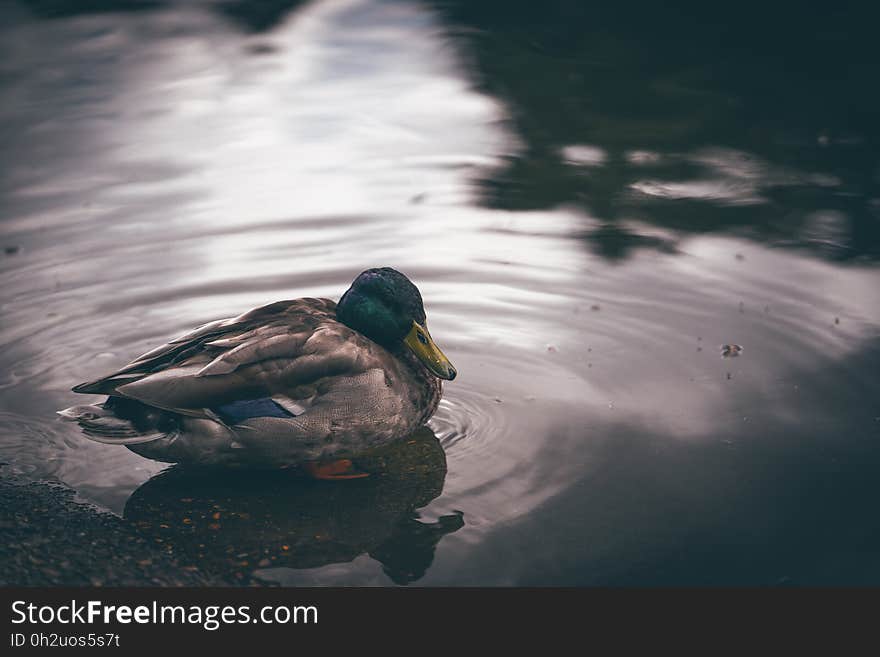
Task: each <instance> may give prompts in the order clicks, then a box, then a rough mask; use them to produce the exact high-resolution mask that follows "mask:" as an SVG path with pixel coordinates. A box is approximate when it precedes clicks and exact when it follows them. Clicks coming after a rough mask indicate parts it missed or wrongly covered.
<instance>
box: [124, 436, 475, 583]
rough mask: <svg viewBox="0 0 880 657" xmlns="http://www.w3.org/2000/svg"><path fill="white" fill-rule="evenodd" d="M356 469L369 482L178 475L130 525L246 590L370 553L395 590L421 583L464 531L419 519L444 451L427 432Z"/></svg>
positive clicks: (156, 482) (180, 470)
mask: <svg viewBox="0 0 880 657" xmlns="http://www.w3.org/2000/svg"><path fill="white" fill-rule="evenodd" d="M356 464H357V466H358V468H359V469H361V470H363V471H365V472H369V473H370V475H371V476H370V477H367V478H365V479H357V480H352V481H347V482H324V481H314V480H305V479H302V478H300V477H297V476H296V474H295V473H293V472H287V471H280V472H234V471H233V472H230V471H222V472H221V471H209V470H201V471H198V470H192V469H187V468H185V467H181V466H175V467H172V468H169V469H168V470H165V471H164V472H162V473H161V474H159V475H157V476H155V477H153V478H152V479H150V480H149V481H147V482H146V483H145V484H143V485H142V486H141V487H140V488H138V489H137V490H136V491H135V492H134V493H133V494H132V495H131V497H130V498H129V499H128V501H127V503H126V505H125V512H124V517H125V518H126V520H129V521H130V522H132V523H134V525H135V526H136V527H137V529H138V531H139V532H140V533H141V534H142V535H146V536H148V537H149V538H151V539H152V540H154V541H155V542H156V543H157V545H158V546H159V547H160V549H164V550H166V551H168V552H169V553H171V554H173V555H174V557H176V559H177V561H178V563H179V564H180V565H181V567H183V568H188V567H195V566H197V567H198V568H200V569H202V570H204V571H206V572H212V573H215V574H217V575H219V576H221V577H224V578H225V579H229V580H231V581H236V580H238V581H248V580H250V579H251V578H252V576H253V571H254V570H257V569H262V568H275V567H286V568H297V569H300V568H316V567H319V566H324V565H327V564H331V563H340V562H348V561H351V560H353V559H354V558H356V557H358V556H360V555H361V554H364V553H366V554H369V555H370V556H371V557H372V558H373V559H375V560H377V561H379V562H380V563H381V564H382V566H383V570H384V571H385V573H386V574H387V575H388V577H390V578H391V580H392V581H394V582H395V583H396V584H408V583H410V582H414V581H416V580H418V579H420V578H421V577H422V576H423V575H424V574H425V572H426V571H427V569H428V568H429V567H430V566H431V563H432V562H433V560H434V550H435V547H436V546H437V543H438V542H439V541H440V539H441V538H443V537H444V536H445V535H447V534H450V533H452V532H455V531H457V530H458V529H460V528H461V527H463V526H464V520H463V518H462V515H461V514H460V513H459V514H453V515H448V516H444V517H441V518H439V519H438V520H437V522H434V523H425V522H422V521H420V520H418V516H417V514H416V512H415V511H416V509H419V508H421V507H424V506H426V505H427V504H428V503H429V502H431V501H432V500H433V499H435V498H436V497H437V496H439V495H440V493H441V492H442V491H443V483H444V480H445V478H446V455H445V453H444V452H443V448H442V447H441V446H440V443H439V441H438V440H437V438H436V436H434V434H433V433H432V432H431V431H430V430H429V429H427V428H424V427H423V428H422V429H420V430H419V431H418V432H416V434H414V435H413V436H412V437H411V438H409V439H408V440H404V441H400V442H398V443H396V444H394V445H391V446H388V447H385V448H383V449H382V450H377V451H375V452H373V453H371V454H369V455H366V456H364V457H362V458H359V459H356Z"/></svg>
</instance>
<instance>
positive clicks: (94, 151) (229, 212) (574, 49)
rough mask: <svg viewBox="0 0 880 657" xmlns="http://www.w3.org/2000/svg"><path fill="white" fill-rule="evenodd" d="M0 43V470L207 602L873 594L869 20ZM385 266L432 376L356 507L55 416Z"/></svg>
mask: <svg viewBox="0 0 880 657" xmlns="http://www.w3.org/2000/svg"><path fill="white" fill-rule="evenodd" d="M0 18H2V20H0V51H2V53H0V54H2V56H0V140H2V143H3V149H2V151H0V162H2V164H0V246H2V249H3V251H2V255H0V290H2V292H0V307H2V317H3V319H2V324H0V461H2V462H3V463H4V465H3V466H2V467H0V474H3V475H4V476H6V477H10V478H14V479H15V480H16V481H19V480H24V481H51V482H60V483H62V484H63V485H65V486H66V487H68V488H70V489H72V490H73V491H75V493H76V496H77V498H76V499H77V500H79V501H80V502H82V503H83V504H87V505H91V506H92V507H93V508H95V509H98V510H99V511H100V512H101V513H106V514H112V515H114V516H117V517H119V518H122V519H124V520H125V521H126V522H129V523H131V526H132V527H134V528H135V530H136V531H137V532H138V533H139V536H140V537H141V538H142V539H143V542H144V543H145V544H152V543H155V544H156V545H157V546H160V547H157V548H156V549H157V550H161V551H162V553H163V555H164V554H172V555H174V559H173V561H171V562H169V563H174V564H179V565H180V567H181V568H189V567H191V566H196V567H199V568H201V569H203V570H204V571H205V572H208V573H217V574H219V575H220V576H221V577H223V578H225V579H229V580H233V581H234V579H235V578H234V577H233V576H234V575H235V574H236V573H238V574H243V575H242V577H243V578H244V580H245V581H258V582H267V583H280V584H285V585H304V584H309V585H380V586H386V585H796V586H797V585H877V584H878V583H880V519H878V518H880V516H878V514H877V512H876V504H877V501H878V500H880V479H878V477H877V473H878V471H880V376H878V372H880V123H878V117H880V91H878V85H877V84H876V70H875V69H876V53H875V45H874V44H875V41H876V39H875V35H874V32H875V31H876V27H875V26H876V21H875V20H874V16H873V15H872V13H870V12H869V11H868V10H867V9H865V8H864V7H863V4H862V3H859V4H856V3H844V4H836V5H834V6H833V7H831V6H829V7H825V8H823V9H822V10H813V11H807V10H806V9H805V8H803V7H798V6H794V5H793V4H791V3H782V4H774V5H773V6H772V7H769V6H768V7H761V8H760V9H759V10H752V9H751V8H747V7H738V8H736V10H733V9H732V8H729V9H725V10H723V11H722V10H721V9H720V8H718V7H716V6H713V5H710V4H705V5H701V6H694V7H691V8H689V9H688V10H687V11H684V10H681V11H673V10H671V9H669V8H664V7H662V6H660V5H657V6H655V5H654V4H653V3H616V4H613V6H609V5H608V4H607V3H602V4H596V5H593V4H590V3H581V2H573V1H568V0H549V1H548V2H543V3H526V2H503V3H502V2H439V1H438V2H429V1H425V2H417V1H414V0H413V1H404V0H395V1H389V2H382V1H378V0H338V1H330V0H316V1H312V2H270V1H265V2H232V1H230V2H224V1H216V2H210V1H207V0H206V1H204V2H188V3H184V2H180V3H174V2H161V1H133V2H119V1H118V0H117V1H111V0H90V1H89V2H77V3H73V2H61V1H60V0H52V1H50V0H29V1H24V0H19V1H18V2H11V3H6V4H4V5H3V7H2V9H0ZM375 266H393V267H396V268H398V269H400V270H401V271H403V272H405V273H406V274H407V275H408V276H409V277H410V278H411V279H412V280H413V281H414V282H415V283H416V284H417V285H418V286H419V288H420V290H421V292H422V295H423V297H424V299H425V306H426V310H427V314H428V318H429V321H430V325H431V332H432V335H433V336H434V337H435V338H436V339H437V341H438V343H439V344H441V346H442V347H443V350H444V351H445V352H446V354H447V355H448V356H449V357H450V359H451V360H452V362H453V363H454V364H455V366H456V368H457V369H458V372H459V376H458V378H457V379H456V380H455V381H454V382H451V383H449V384H447V385H445V387H444V399H443V401H442V402H441V406H440V409H439V410H438V412H437V414H436V415H435V416H434V417H433V418H432V420H431V421H430V423H429V426H428V429H429V431H425V432H420V433H419V434H417V435H416V436H414V437H413V438H412V439H411V440H408V441H405V442H402V443H401V444H400V445H399V446H397V447H396V448H395V449H394V450H392V451H391V452H389V453H388V454H386V455H384V456H382V457H380V460H381V461H382V462H381V464H379V465H378V466H376V469H375V472H374V475H373V476H371V478H368V479H366V480H358V481H351V482H334V483H333V484H329V483H327V482H303V481H293V480H290V479H288V478H285V477H283V476H279V477H268V478H267V477H263V476H256V477H255V476H252V475H247V474H244V475H232V474H222V475H206V474H205V473H198V472H196V473H194V472H191V471H187V470H185V469H182V468H178V467H168V466H167V465H166V464H161V463H156V462H152V461H149V460H146V459H143V458H141V457H139V456H137V455H135V454H133V453H131V452H129V451H128V450H126V449H124V448H122V447H118V446H110V445H102V444H97V443H94V442H90V441H88V440H86V439H85V438H84V437H83V436H82V435H81V434H80V433H79V430H78V429H77V427H76V426H75V425H71V424H67V423H63V422H61V421H60V420H58V419H56V415H55V411H56V410H58V409H61V408H64V407H66V406H70V405H72V404H75V403H84V402H85V401H88V399H89V398H87V397H83V396H81V395H75V394H74V393H72V392H70V388H71V387H72V386H73V385H76V384H77V383H79V382H81V381H85V380H89V379H93V378H96V377H98V376H100V375H103V374H106V373H107V372H109V371H112V370H114V369H116V368H118V367H119V366H121V365H124V364H125V363H126V362H128V361H129V360H131V359H132V358H133V357H135V356H137V355H139V354H141V353H143V352H145V351H147V350H148V349H150V348H152V347H153V346H155V345H157V344H160V343H162V342H165V341H166V340H167V339H169V338H170V337H173V336H175V335H178V334H180V333H182V332H185V331H186V330H188V329H190V328H192V327H194V326H197V325H199V324H202V323H205V322H207V321H210V320H213V319H217V318H221V317H229V316H233V315H237V314H239V313H240V312H242V311H244V310H246V309H248V308H250V307H253V306H257V305H260V304H264V303H268V302H271V301H274V300H278V299H286V298H295V297H300V296H328V297H331V298H336V299H338V297H339V296H340V295H341V294H342V292H343V291H344V290H345V289H346V287H347V286H348V284H349V283H350V282H351V280H352V279H353V278H354V276H355V275H356V274H357V273H358V272H360V271H361V270H363V269H366V268H369V267H375ZM725 345H727V346H728V347H727V348H726V349H725ZM730 345H738V346H741V347H742V349H741V351H740V350H739V349H735V348H733V347H731V346H730ZM97 399H98V398H94V400H97ZM281 474H283V473H281Z"/></svg>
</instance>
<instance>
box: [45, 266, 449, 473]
mask: <svg viewBox="0 0 880 657" xmlns="http://www.w3.org/2000/svg"><path fill="white" fill-rule="evenodd" d="M456 375H457V371H456V369H455V367H453V365H452V363H451V362H450V361H449V359H448V358H447V357H446V356H445V355H444V353H443V352H442V351H441V350H440V348H439V347H438V346H437V344H436V343H435V342H434V340H433V338H432V337H431V334H430V333H429V331H428V324H427V319H426V317H425V309H424V305H423V301H422V296H421V293H420V292H419V290H418V288H417V287H416V286H415V284H414V283H413V282H412V281H410V279H409V278H407V276H406V275H404V274H402V273H401V272H399V271H397V270H396V269H393V268H390V267H381V268H373V269H367V270H366V271H363V272H361V273H360V274H359V275H358V276H357V277H356V278H355V279H354V281H353V282H352V283H351V286H350V287H349V288H348V290H346V292H345V293H344V294H343V295H342V297H341V298H340V299H339V301H338V303H337V302H334V301H333V300H331V299H327V298H311V297H308V298H299V299H292V300H285V301H276V302H274V303H270V304H268V305H264V306H261V307H258V308H254V309H252V310H249V311H247V312H245V313H243V314H241V315H238V316H236V317H232V318H229V319H220V320H217V321H213V322H210V323H208V324H204V325H203V326H200V327H198V328H196V329H194V330H192V331H190V332H189V333H187V334H185V335H183V336H180V337H178V338H175V339H173V340H171V341H170V342H168V343H167V344H164V345H161V346H159V347H157V348H155V349H153V350H151V351H148V352H147V353H145V354H143V355H142V356H139V357H138V358H136V359H134V360H133V361H132V362H131V363H129V364H128V365H126V366H125V367H123V368H121V369H119V370H117V371H115V372H113V373H111V374H108V375H106V376H103V377H101V378H99V379H96V380H94V381H89V382H86V383H81V384H79V385H77V386H75V387H73V389H72V390H73V392H75V393H81V394H90V395H95V394H97V395H106V400H105V401H103V402H102V403H98V404H88V405H80V406H73V407H71V408H67V409H64V410H62V411H59V412H58V413H59V414H60V415H61V417H62V418H64V419H66V420H71V421H75V422H77V423H78V424H79V426H80V428H81V429H82V431H83V433H84V434H85V436H86V437H87V438H90V439H92V440H94V441H97V442H101V443H108V444H115V445H122V446H125V447H126V448H127V449H129V450H131V451H133V452H135V453H136V454H139V455H140V456H143V457H145V458H148V459H152V460H155V461H161V462H166V463H179V464H185V465H196V466H217V467H258V468H259V467H269V468H291V467H294V468H297V469H301V470H304V471H305V472H306V473H307V474H308V475H310V476H311V477H313V478H316V479H354V478H361V477H365V476H368V475H369V473H366V472H359V471H358V470H357V468H356V467H355V466H354V462H353V460H352V459H353V458H355V457H357V456H358V455H361V454H364V453H368V452H370V451H371V450H374V449H378V448H381V447H383V446H385V445H388V444H390V443H393V442H394V441H396V440H401V439H403V438H406V437H407V436H409V435H411V434H413V432H414V431H415V430H416V429H418V428H419V427H421V426H423V425H424V424H425V423H426V422H427V421H428V419H429V418H430V417H431V416H432V415H433V414H434V412H435V411H436V410H437V406H438V404H439V402H440V398H441V395H442V383H441V382H442V381H444V380H445V381H451V380H453V379H455V377H456Z"/></svg>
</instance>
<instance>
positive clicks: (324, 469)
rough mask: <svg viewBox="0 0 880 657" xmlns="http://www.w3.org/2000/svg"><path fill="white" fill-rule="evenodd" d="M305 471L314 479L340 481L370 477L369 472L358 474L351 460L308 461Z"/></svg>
mask: <svg viewBox="0 0 880 657" xmlns="http://www.w3.org/2000/svg"><path fill="white" fill-rule="evenodd" d="M304 465H305V471H306V472H307V473H308V474H309V476H311V477H312V478H314V479H326V480H333V481H335V480H339V479H363V478H364V477H369V476H370V475H369V473H367V472H358V471H357V470H355V468H354V463H352V462H351V459H339V460H337V461H324V462H323V463H322V462H320V461H307V462H306V463H305V464H304Z"/></svg>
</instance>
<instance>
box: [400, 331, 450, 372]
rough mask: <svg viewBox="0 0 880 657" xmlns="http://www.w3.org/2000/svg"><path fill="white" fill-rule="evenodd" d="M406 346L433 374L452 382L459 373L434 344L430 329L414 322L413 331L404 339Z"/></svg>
mask: <svg viewBox="0 0 880 657" xmlns="http://www.w3.org/2000/svg"><path fill="white" fill-rule="evenodd" d="M403 342H404V344H406V346H407V347H409V348H410V349H411V350H412V352H413V353H414V354H415V355H416V358H418V359H419V360H420V361H422V364H423V365H424V366H425V367H427V368H428V369H429V370H431V372H433V373H434V374H435V375H437V376H438V377H440V378H441V379H446V380H447V381H452V379H454V378H455V375H456V374H458V372H456V371H455V368H454V367H453V366H452V363H450V362H449V359H448V358H447V357H446V356H444V355H443V352H442V351H440V347H438V346H437V345H436V344H434V341H433V340H432V339H431V334H430V333H428V329H426V328H425V327H424V326H422V325H421V324H419V323H418V322H413V325H412V329H411V330H410V332H409V333H408V334H407V336H406V337H405V338H404V339H403Z"/></svg>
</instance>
